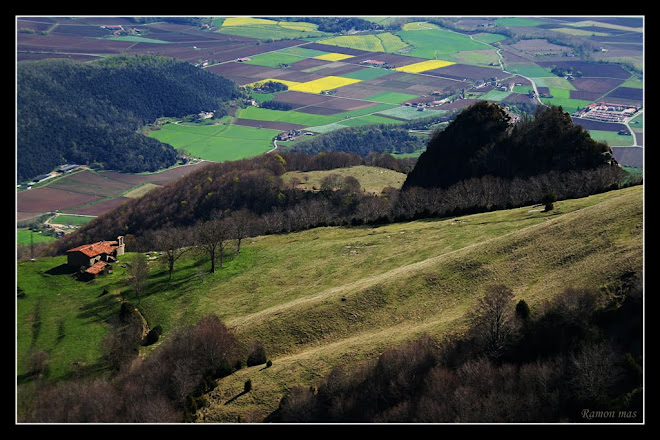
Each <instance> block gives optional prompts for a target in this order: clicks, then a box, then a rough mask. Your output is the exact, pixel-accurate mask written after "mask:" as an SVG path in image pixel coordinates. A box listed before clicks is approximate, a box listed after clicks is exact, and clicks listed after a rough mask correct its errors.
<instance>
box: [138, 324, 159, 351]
mask: <svg viewBox="0 0 660 440" xmlns="http://www.w3.org/2000/svg"><path fill="white" fill-rule="evenodd" d="M162 333H163V328H162V327H161V326H160V325H157V326H156V327H154V328H152V329H151V330H149V333H147V336H145V338H144V341H142V345H143V346H145V347H146V346H147V345H151V344H155V343H156V342H157V341H158V338H160V335H161V334H162Z"/></svg>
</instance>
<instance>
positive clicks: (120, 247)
mask: <svg viewBox="0 0 660 440" xmlns="http://www.w3.org/2000/svg"><path fill="white" fill-rule="evenodd" d="M123 254H124V237H122V236H119V237H117V240H116V241H99V242H98V243H93V244H84V245H82V246H78V247H75V248H73V249H69V250H68V251H66V255H67V265H69V266H72V267H77V268H80V273H79V276H80V278H82V279H93V278H95V277H96V276H97V275H100V274H108V273H112V266H111V264H110V263H114V262H116V261H117V257H119V256H121V255H123Z"/></svg>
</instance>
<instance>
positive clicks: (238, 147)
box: [150, 124, 280, 162]
mask: <svg viewBox="0 0 660 440" xmlns="http://www.w3.org/2000/svg"><path fill="white" fill-rule="evenodd" d="M279 132H280V131H279V130H271V129H265V128H253V127H243V126H238V125H192V124H165V125H163V126H162V128H161V129H160V130H156V131H153V132H151V133H150V136H151V137H153V138H156V139H158V140H159V141H161V142H164V143H167V144H170V145H172V146H173V147H174V148H176V149H181V148H183V149H185V150H186V151H187V152H188V153H189V154H191V155H192V156H195V157H199V158H201V159H205V160H211V161H217V162H223V161H227V160H238V159H244V158H247V157H253V156H257V155H259V154H263V153H265V152H267V151H270V150H271V149H272V148H273V145H272V140H273V138H274V137H275V136H277V134H278V133H279Z"/></svg>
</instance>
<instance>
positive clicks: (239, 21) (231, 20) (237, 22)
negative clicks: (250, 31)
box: [222, 17, 277, 26]
mask: <svg viewBox="0 0 660 440" xmlns="http://www.w3.org/2000/svg"><path fill="white" fill-rule="evenodd" d="M251 24H277V22H276V21H274V20H267V19H265V18H253V17H227V18H225V21H224V22H223V23H222V25H223V26H247V25H251Z"/></svg>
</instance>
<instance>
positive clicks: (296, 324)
mask: <svg viewBox="0 0 660 440" xmlns="http://www.w3.org/2000/svg"><path fill="white" fill-rule="evenodd" d="M642 192H643V188H642V187H633V188H628V189H625V190H620V191H615V192H610V193H606V194H601V195H598V196H593V197H591V198H588V199H580V200H569V201H563V202H559V203H557V204H556V205H555V206H556V207H555V210H554V211H550V212H548V213H545V212H542V211H540V208H538V207H527V208H521V209H517V210H510V211H500V212H493V213H486V214H477V215H473V216H465V217H460V218H454V219H444V220H437V221H427V222H411V223H406V224H400V225H388V226H387V227H385V228H375V229H373V230H369V231H367V230H362V231H361V232H359V231H360V230H359V229H357V230H356V229H353V230H352V231H353V234H355V235H356V236H355V237H352V240H353V243H356V244H357V243H360V242H361V243H362V245H363V246H359V245H356V246H355V249H359V250H360V251H361V252H362V254H350V253H348V254H345V256H344V257H343V258H352V257H354V258H355V264H353V265H348V266H349V267H352V269H347V268H342V269H341V270H340V269H337V271H336V272H334V276H333V277H329V278H333V281H334V282H327V281H326V280H325V279H322V280H321V281H322V282H320V283H319V284H318V285H317V286H316V288H309V287H307V288H301V289H300V291H299V292H297V293H292V292H293V291H294V290H295V289H294V288H293V287H292V286H288V287H287V288H288V289H289V290H290V292H289V294H288V295H285V296H283V297H281V298H280V300H279V301H278V302H276V303H272V304H265V303H264V305H263V306H262V307H260V308H258V309H254V310H253V311H252V312H250V313H244V314H236V315H234V316H231V317H227V323H228V324H229V325H230V326H232V327H234V328H235V329H236V331H237V333H238V334H239V336H240V337H241V339H244V340H249V339H257V340H261V341H263V342H264V345H265V346H266V347H267V353H268V356H269V358H270V359H272V361H273V365H272V366H271V367H270V368H264V367H265V366H264V365H262V366H257V367H251V368H244V369H242V370H239V371H238V372H236V373H235V374H233V375H232V376H230V377H227V378H225V379H222V380H221V381H220V383H219V386H218V387H217V388H216V389H215V390H214V391H213V392H211V393H209V394H208V395H207V398H208V402H209V404H208V405H207V406H206V407H205V408H202V409H201V410H200V411H199V413H198V414H199V415H200V421H204V422H235V421H237V420H239V417H240V420H241V421H252V422H259V421H261V420H263V418H264V417H265V416H266V415H268V414H269V413H270V412H272V411H274V410H275V409H276V408H277V405H278V403H279V400H280V399H281V397H282V396H283V395H284V393H285V392H286V391H287V389H288V388H290V387H291V386H293V385H296V384H301V385H305V386H312V385H316V384H318V383H319V381H320V380H321V379H322V378H323V376H324V375H325V374H326V373H327V372H328V371H329V370H330V368H332V366H334V365H338V364H344V365H350V364H354V363H356V362H359V361H361V360H364V359H369V358H373V357H375V356H377V355H378V354H379V353H381V352H382V351H383V350H384V349H385V348H387V347H391V346H394V345H397V344H399V343H402V342H405V341H407V340H410V339H412V338H415V337H417V336H419V335H421V334H424V333H427V334H431V335H433V336H436V337H442V336H443V335H447V334H450V333H457V332H460V331H461V329H462V328H464V326H465V324H466V322H465V312H466V310H468V309H469V308H470V307H471V306H472V304H474V302H475V301H476V299H477V298H478V296H479V295H480V294H481V293H482V292H483V289H484V286H486V285H488V284H491V283H504V284H506V285H508V286H509V287H511V288H512V289H513V291H514V292H515V294H516V297H517V298H524V299H525V301H526V302H527V303H528V304H529V305H530V307H532V309H534V307H539V306H540V305H541V304H542V303H543V302H544V301H545V300H548V299H550V298H552V297H553V296H554V295H555V294H557V293H559V292H560V291H562V290H563V289H564V288H566V287H569V286H570V287H580V286H590V287H592V286H604V285H608V284H610V283H613V282H615V281H616V280H617V279H618V278H619V277H620V276H621V275H622V274H624V273H626V272H628V271H638V272H641V271H642V267H643V224H642V222H643V202H642V198H643V196H642ZM383 230H386V231H385V233H384V234H386V235H385V236H388V237H389V240H392V239H393V238H395V239H399V240H402V241H401V242H400V246H399V247H400V249H398V250H397V246H395V245H390V246H391V247H390V248H389V249H388V250H387V251H388V253H389V256H388V257H386V256H385V255H386V254H383V253H381V254H379V256H380V257H381V258H382V263H383V264H382V265H380V266H379V265H377V264H376V262H375V261H373V260H369V257H368V255H364V254H369V252H377V250H376V248H378V247H379V243H380V242H379V241H378V239H377V236H380V237H381V239H384V238H383V235H384V234H383ZM324 234H327V238H328V240H330V241H332V240H333V239H334V240H336V241H337V243H336V244H337V245H339V244H340V243H347V242H349V240H350V238H349V237H345V236H344V237H341V238H338V237H337V235H336V234H337V232H336V230H334V229H333V228H328V230H327V231H318V230H317V231H306V233H301V234H298V235H297V237H296V238H295V239H296V240H298V243H297V244H298V245H299V246H301V247H300V249H305V247H304V246H303V244H304V243H305V242H306V241H313V240H314V237H317V238H318V236H321V238H324V239H325V238H326V237H325V236H324ZM333 234H335V235H333ZM358 234H361V236H359V237H358V236H357V235H358ZM415 235H417V238H413V237H415ZM404 236H406V237H407V238H406V240H408V242H412V243H414V245H410V243H408V245H406V244H405V243H404V241H403V237H404ZM292 238H293V237H290V236H289V239H292ZM368 238H371V240H372V242H371V243H372V246H365V244H366V243H367V242H366V241H365V240H366V239H368ZM448 238H451V240H449V239H448ZM457 243H458V245H457ZM255 245H256V243H255ZM293 249H294V248H289V251H293ZM429 249H430V250H429ZM349 252H350V251H349ZM397 252H399V254H398V255H397ZM388 258H389V259H391V260H392V261H391V262H390V263H389V264H388V261H387V260H388ZM315 264H323V263H320V262H319V261H318V260H317V261H316V263H315ZM328 264H329V265H332V259H329V261H328ZM376 267H380V269H376ZM365 268H368V269H369V270H365ZM308 269H309V268H308ZM352 274H357V275H354V276H351V275H352ZM326 276H327V275H326ZM253 287H256V286H253ZM283 287H284V286H283ZM257 290H258V289H257ZM247 379H250V380H251V381H252V385H253V387H252V391H251V392H249V393H247V394H244V395H240V396H238V395H239V394H240V393H241V391H242V387H243V383H244V382H245V381H246V380H247ZM236 396H238V397H237V398H236V399H234V400H232V398H233V397H236ZM228 402H229V403H228Z"/></svg>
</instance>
